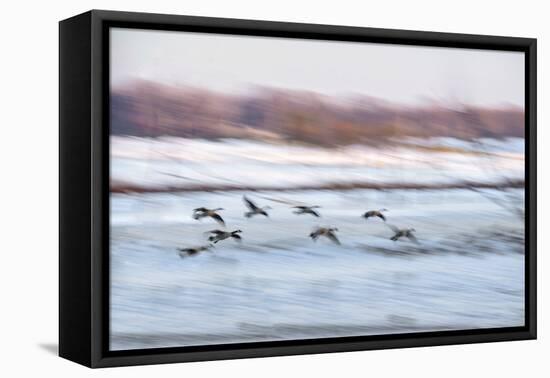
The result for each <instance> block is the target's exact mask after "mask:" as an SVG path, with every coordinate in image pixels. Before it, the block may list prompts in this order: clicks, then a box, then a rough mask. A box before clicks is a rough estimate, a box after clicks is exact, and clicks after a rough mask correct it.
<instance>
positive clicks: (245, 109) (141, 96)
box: [111, 81, 524, 146]
mask: <svg viewBox="0 0 550 378" xmlns="http://www.w3.org/2000/svg"><path fill="white" fill-rule="evenodd" d="M111 117H112V118H111V133H112V135H132V136H140V137H159V136H177V137H185V138H248V139H259V140H274V141H280V140H284V141H291V142H292V141H298V142H305V143H311V144H317V145H326V146H335V145H341V144H355V143H367V144H376V143H380V142H381V141H384V140H387V139H390V138H396V137H398V138H402V137H422V138H425V137H431V138H433V137H453V138H461V139H465V138H468V139H472V138H502V137H520V138H521V137H523V136H524V112H523V109H521V108H517V107H508V108H480V107H472V106H466V105H460V104H457V106H455V107H454V108H449V107H447V106H443V105H441V104H437V103H433V104H432V105H430V106H423V107H405V106H399V105H396V104H391V103H388V102H385V101H382V100H378V99H376V98H372V97H367V96H361V95H355V96H353V97H349V98H335V97H328V96H324V95H320V94H316V93H312V92H305V91H289V90H282V89H273V88H259V89H256V90H255V91H253V92H251V93H250V94H249V95H246V96H244V95H228V94H221V93H216V92H211V91H208V90H204V89H197V88H189V87H171V86H164V85H160V84H155V83H151V82H140V81H138V82H134V83H133V84H129V85H127V86H125V87H120V88H115V89H113V90H112V93H111Z"/></svg>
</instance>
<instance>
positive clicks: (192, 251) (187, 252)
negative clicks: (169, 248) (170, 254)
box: [178, 244, 213, 258]
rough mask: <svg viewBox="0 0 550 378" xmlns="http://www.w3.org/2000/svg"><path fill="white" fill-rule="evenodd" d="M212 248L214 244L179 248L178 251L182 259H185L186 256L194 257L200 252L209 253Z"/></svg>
mask: <svg viewBox="0 0 550 378" xmlns="http://www.w3.org/2000/svg"><path fill="white" fill-rule="evenodd" d="M212 247H213V245H212V244H208V245H203V246H200V247H192V248H178V251H179V255H180V257H181V258H184V257H185V256H194V255H196V254H198V253H200V252H204V251H208V250H209V249H210V248H212Z"/></svg>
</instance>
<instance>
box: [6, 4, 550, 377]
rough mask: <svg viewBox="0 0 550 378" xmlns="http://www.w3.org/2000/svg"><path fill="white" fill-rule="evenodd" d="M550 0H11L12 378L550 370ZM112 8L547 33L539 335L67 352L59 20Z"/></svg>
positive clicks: (541, 93)
mask: <svg viewBox="0 0 550 378" xmlns="http://www.w3.org/2000/svg"><path fill="white" fill-rule="evenodd" d="M545 3H547V2H545V1H531V0H522V1H518V0H516V1H505V0H500V1H483V2H482V1H475V0H473V1H471V0H461V1H453V2H450V1H448V2H445V1H437V0H434V1H428V0H415V1H407V0H401V1H395V0H385V1H381V0H379V1H367V0H363V1H356V2H353V1H347V0H338V1H325V2H322V1H309V2H308V1H299V0H277V1H275V0H271V1H248V0H231V1H223V0H186V1H177V0H172V1H169V0H166V1H165V0H154V1H152V0H149V1H147V0H133V1H131V0H127V1H126V0H120V1H106V0H95V1H90V0H82V1H57V2H46V1H17V2H16V1H10V2H4V3H3V6H2V18H1V22H0V28H1V33H0V54H1V58H0V67H1V69H0V94H1V95H2V98H1V102H0V103H1V104H2V106H1V107H0V109H1V111H0V125H1V130H2V136H1V138H0V164H1V171H0V172H1V173H0V174H1V176H0V177H1V181H0V182H1V183H2V185H0V190H1V194H0V217H1V220H2V232H1V233H0V235H1V236H0V240H1V243H0V245H1V246H2V247H3V248H2V249H1V251H0V253H1V255H2V259H1V260H0V303H1V304H0V361H2V362H1V363H0V375H1V376H3V377H19V376H54V375H55V376H62V377H63V376H67V377H87V376H96V377H97V376H104V377H133V378H134V377H136V378H137V377H148V376H153V375H154V376H162V377H217V378H218V377H224V378H228V377H294V376H317V377H334V376H338V375H340V376H346V377H355V376H357V377H379V376H385V377H424V378H427V377H438V378H440V377H445V378H452V377H493V376H501V377H520V376H527V377H547V376H549V374H550V363H549V353H548V351H549V350H550V348H549V346H550V341H548V338H549V337H550V326H549V325H548V323H547V322H546V321H545V320H546V319H545V315H547V314H548V306H549V305H548V303H549V302H548V301H546V300H544V298H543V296H545V294H546V292H547V291H546V290H545V287H546V286H548V285H549V284H550V282H549V279H548V278H547V277H545V274H550V270H549V268H548V265H547V262H548V259H547V257H546V256H545V253H546V248H547V247H548V243H549V241H548V240H549V239H548V237H545V233H546V232H548V226H549V224H548V217H547V216H545V212H547V211H550V204H549V201H548V199H547V198H548V197H546V195H545V192H546V191H547V190H549V189H550V188H549V184H550V183H549V180H550V176H549V175H548V174H546V175H545V174H544V167H545V165H546V164H545V163H546V162H547V161H548V160H549V159H550V150H549V149H546V150H545V149H544V147H545V141H546V142H550V136H549V135H548V131H547V130H548V129H547V128H546V124H547V122H548V114H549V113H548V112H547V111H546V110H547V109H546V105H547V104H548V101H549V100H550V97H549V96H550V95H548V92H545V89H547V88H549V87H550V82H549V81H550V74H548V71H547V70H546V69H545V67H548V65H549V64H550V56H549V54H550V52H549V51H550V24H549V23H548V15H549V14H550V13H549V10H548V9H547V8H548V7H547V4H545ZM92 8H96V9H112V10H127V11H142V12H158V13H175V14H188V15H202V16H218V17H233V18H249V19H265V20H276V21H294V22H310V23H326V24H341V25H355V26H372V27H382V28H398V29H416V30H431V31H442V32H463V33H479V34H495V35H511V36H525V37H536V38H538V40H539V42H538V43H539V44H538V47H539V60H538V64H539V71H538V72H539V80H538V84H539V90H538V105H539V118H538V121H539V156H538V161H539V188H538V192H539V220H538V222H539V223H538V225H539V235H540V237H539V322H540V326H539V340H537V341H524V342H506V343H494V344H478V345H458V346H446V347H435V348H416V349H401V350H399V349H398V350H387V351H370V352H355V353H339V354H325V355H310V356H298V357H279V358H267V359H249V360H236V361H218V362H207V363H193V364H173V365H162V366H145V367H132V368H115V369H106V370H105V369H104V370H94V371H93V370H89V369H86V368H83V367H80V366H78V365H76V364H74V363H71V362H69V361H65V360H62V359H60V358H58V357H56V356H55V348H56V344H57V262H58V260H57V246H58V235H57V232H58V227H57V222H58V210H57V209H58V200H57V195H58V169H57V163H58V158H57V149H58V127H57V122H58V118H57V114H58V112H57V104H58V102H57V92H58V88H57V78H58V76H57V64H58V58H57V57H58V41H57V38H58V26H57V22H58V21H59V20H61V19H64V18H67V17H70V16H73V15H75V14H78V13H81V12H84V11H86V10H89V9H92Z"/></svg>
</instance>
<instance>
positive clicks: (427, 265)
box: [111, 29, 525, 350]
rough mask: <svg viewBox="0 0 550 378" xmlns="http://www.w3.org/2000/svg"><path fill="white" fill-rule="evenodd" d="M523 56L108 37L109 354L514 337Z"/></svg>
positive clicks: (127, 33)
mask: <svg viewBox="0 0 550 378" xmlns="http://www.w3.org/2000/svg"><path fill="white" fill-rule="evenodd" d="M523 61H524V59H523V55H522V54H521V53H512V52H510V53H508V52H494V51H483V50H465V49H446V48H428V47H408V46H399V45H395V46H389V45H376V44H357V43H344V42H323V41H306V40H284V39H276V38H256V37H236V36H221V35H200V34H193V33H174V32H170V33H167V32H158V31H142V30H130V29H115V30H114V31H112V34H111V79H112V83H111V348H112V349H114V350H120V349H132V348H151V347H167V346H185V345H201V344H213V343H234V342H249V341H268V340H288V339H299V338H320V337H340V336H353V335H369V334H388V333H403V332H420V331H439V330H452V329H474V328H491V327H509V326H521V325H523V322H524V176H525V174H524V165H525V159H524V141H525V140H524V108H523V102H524V82H523V78H524V66H523ZM244 195H246V196H247V197H248V198H250V199H252V200H253V201H254V202H255V203H257V204H258V205H259V206H270V207H271V209H270V210H269V217H262V216H255V217H252V218H246V217H244V216H243V213H244V212H246V211H247V208H246V207H245V205H244V203H243V201H242V198H243V196H244ZM298 205H309V206H314V205H315V206H320V208H319V209H318V211H319V213H320V215H321V216H320V217H318V218H317V217H314V216H311V215H296V214H294V213H293V210H294V209H293V206H298ZM201 206H204V207H207V208H223V209H224V210H222V211H220V215H221V216H222V217H223V219H224V220H225V223H226V225H227V230H235V229H241V230H243V233H242V237H243V241H242V243H238V242H235V241H233V240H225V241H222V242H220V243H217V244H216V247H215V248H213V249H211V250H210V251H208V252H203V253H200V254H198V255H196V256H192V257H184V258H180V256H179V255H178V251H177V248H189V247H197V246H201V245H205V244H206V243H207V241H206V237H205V234H204V233H205V232H207V231H209V230H212V229H216V228H220V226H219V225H218V224H216V223H215V222H214V221H213V220H211V219H208V218H207V219H203V220H200V221H199V220H195V219H193V218H192V217H191V215H192V210H193V209H194V208H197V207H201ZM381 208H386V209H388V211H387V212H385V213H384V214H385V215H386V217H387V221H386V222H384V221H383V220H381V219H378V218H376V219H370V218H369V219H368V220H366V219H364V218H362V217H361V215H362V214H363V213H364V212H365V211H367V210H378V209H381ZM390 225H391V226H390ZM318 226H330V227H337V228H338V232H337V235H338V238H339V240H340V242H341V245H336V244H334V243H332V242H331V241H330V240H328V239H326V240H325V239H323V238H320V239H319V240H318V241H317V242H313V241H312V240H311V239H310V238H309V236H308V235H309V233H310V232H311V230H312V229H313V228H315V227H318ZM392 226H395V227H399V228H414V229H415V230H416V233H415V235H416V237H417V239H418V241H419V243H418V244H417V243H414V242H412V241H411V240H408V239H406V238H404V239H400V240H398V241H396V242H394V241H392V240H390V238H391V237H392V236H393V232H392V228H391V227H392ZM222 229H223V228H222Z"/></svg>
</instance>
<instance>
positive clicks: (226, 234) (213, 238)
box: [207, 230, 242, 243]
mask: <svg viewBox="0 0 550 378" xmlns="http://www.w3.org/2000/svg"><path fill="white" fill-rule="evenodd" d="M240 232H242V231H241V230H235V231H222V230H212V231H208V232H207V234H210V236H209V237H208V241H210V242H212V243H217V242H219V241H221V240H225V239H228V238H233V239H235V240H237V241H241V240H242V238H241V235H239V233H240Z"/></svg>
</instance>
